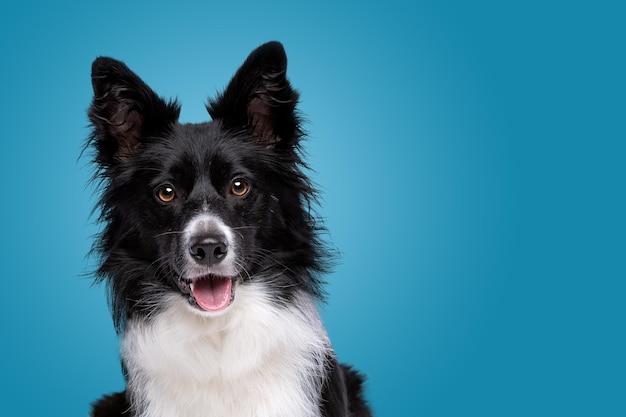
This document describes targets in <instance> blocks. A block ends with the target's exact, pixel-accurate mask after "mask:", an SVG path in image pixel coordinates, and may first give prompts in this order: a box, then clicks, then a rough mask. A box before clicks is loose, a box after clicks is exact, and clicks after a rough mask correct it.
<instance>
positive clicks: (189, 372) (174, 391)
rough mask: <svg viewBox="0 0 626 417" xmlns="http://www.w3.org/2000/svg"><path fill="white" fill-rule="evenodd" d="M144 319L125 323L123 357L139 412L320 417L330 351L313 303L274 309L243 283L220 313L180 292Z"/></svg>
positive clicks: (147, 416)
mask: <svg viewBox="0 0 626 417" xmlns="http://www.w3.org/2000/svg"><path fill="white" fill-rule="evenodd" d="M167 305H168V307H167V308H166V309H165V310H164V311H163V312H161V313H160V314H159V315H158V316H156V317H154V318H153V319H152V320H151V321H150V322H140V321H136V322H133V321H131V322H129V323H127V328H126V332H125V334H124V337H123V341H122V356H123V358H124V361H125V363H126V366H127V370H128V373H129V381H128V384H129V387H128V388H129V390H130V392H132V393H133V395H132V398H133V404H134V406H135V409H136V410H138V411H139V412H140V413H139V416H140V417H213V416H215V417H235V416H236V417H281V416H290V417H318V416H319V396H320V391H321V388H322V387H321V386H320V382H321V378H320V376H321V375H324V372H325V359H324V358H325V357H326V355H327V354H328V353H329V351H330V349H331V348H330V344H329V342H328V338H327V336H326V332H325V330H324V328H323V326H322V323H321V321H320V319H319V316H318V313H317V309H316V307H315V304H314V301H313V300H312V299H311V298H310V297H308V296H306V295H301V296H300V297H298V299H297V301H296V303H294V305H292V306H290V307H289V308H277V307H275V306H273V305H272V304H271V303H270V302H269V300H268V295H267V293H266V292H265V291H264V290H263V287H262V286H260V285H241V286H239V288H238V289H237V298H236V300H235V302H234V303H233V305H232V306H231V307H229V309H228V310H227V311H226V312H225V313H224V314H222V315H221V316H218V317H204V316H201V315H200V314H197V313H196V312H194V311H192V309H191V308H190V307H189V306H188V305H187V304H186V302H185V300H183V299H182V298H181V297H179V296H172V297H171V298H170V299H169V300H168V301H167Z"/></svg>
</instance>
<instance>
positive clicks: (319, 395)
mask: <svg viewBox="0 0 626 417" xmlns="http://www.w3.org/2000/svg"><path fill="white" fill-rule="evenodd" d="M286 66H287V60H286V56H285V52H284V50H283V47H282V45H281V44H280V43H278V42H270V43H267V44H264V45H262V46H260V47H259V48H257V49H256V50H255V51H253V52H252V53H251V54H250V56H249V57H248V59H247V60H246V61H245V63H244V64H243V65H242V67H241V68H240V69H239V70H238V71H237V72H236V74H235V75H234V76H233V78H232V80H231V81H230V83H229V85H228V86H227V88H226V89H225V91H224V92H223V93H222V94H220V95H219V96H218V97H217V98H215V99H213V100H210V101H209V104H208V105H207V110H208V112H209V114H210V116H211V118H212V121H210V122H206V123H199V124H181V123H179V122H178V116H179V111H180V107H179V105H178V104H177V103H176V102H175V101H169V102H167V101H164V100H163V99H161V98H160V97H159V96H157V95H156V94H155V93H154V92H153V91H152V90H151V89H150V88H149V87H148V86H147V85H146V84H145V83H144V82H143V81H142V80H141V79H140V78H139V77H137V76H136V75H135V74H134V73H133V72H131V71H130V70H129V69H128V68H127V67H126V65H124V64H123V63H122V62H119V61H116V60H113V59H111V58H98V59H96V60H95V61H94V63H93V67H92V82H93V89H94V98H93V102H92V104H91V107H90V109H89V119H90V121H91V124H92V127H93V133H92V135H91V136H90V139H89V141H88V143H87V146H88V147H89V148H90V149H92V154H93V159H94V162H95V165H96V167H97V170H96V174H95V177H94V178H95V180H96V181H97V182H98V183H99V185H100V188H101V190H102V197H101V200H100V203H99V206H100V208H101V216H100V219H101V221H102V222H103V224H104V229H103V231H102V234H101V235H100V236H99V239H98V240H97V242H96V244H95V246H94V250H95V251H96V252H97V253H98V254H99V255H100V257H101V264H100V267H99V269H98V271H97V278H98V280H99V281H106V283H107V285H108V289H109V295H110V303H111V307H112V313H113V319H114V324H115V326H116V329H117V331H118V333H119V334H120V337H121V357H122V364H123V370H124V375H125V378H126V382H127V386H126V390H125V391H124V392H121V393H116V394H113V395H108V396H105V397H103V398H102V399H100V400H99V401H98V402H96V403H95V404H94V406H93V409H92V416H94V417H112V416H133V417H179V416H180V417H200V416H203V417H207V416H215V417H262V416H268V417H269V416H276V417H278V416H283V417H305V416H307V417H318V416H319V417H321V416H354V417H367V416H370V411H369V408H368V406H367V405H366V402H365V401H364V399H363V396H362V390H361V385H362V377H361V376H360V375H359V374H358V373H357V372H356V371H354V370H352V369H351V368H350V367H347V366H344V365H340V364H339V363H338V362H337V360H336V358H335V355H334V352H333V350H332V347H331V344H330V342H329V340H328V337H327V335H326V331H325V330H324V327H323V325H322V322H321V320H320V317H319V314H318V311H317V308H316V303H317V301H318V300H319V299H321V298H322V294H323V291H322V289H321V280H320V278H319V276H320V274H321V273H323V272H324V271H325V266H326V262H325V260H326V259H327V258H328V253H327V251H326V250H325V249H324V246H323V245H322V243H321V241H320V239H319V238H318V235H319V231H320V229H321V227H320V225H319V224H318V222H316V220H315V218H314V217H313V215H312V214H311V204H312V203H314V202H315V191H314V189H313V187H312V186H311V183H310V182H309V180H308V178H307V177H306V176H305V175H304V173H303V169H302V168H303V167H305V165H304V163H303V161H302V159H301V148H300V141H301V139H302V138H303V136H304V135H303V132H302V129H301V120H300V117H299V115H298V112H297V109H296V104H297V102H298V93H297V92H296V91H295V90H294V89H293V88H292V87H291V85H290V83H289V81H288V80H287V78H286Z"/></svg>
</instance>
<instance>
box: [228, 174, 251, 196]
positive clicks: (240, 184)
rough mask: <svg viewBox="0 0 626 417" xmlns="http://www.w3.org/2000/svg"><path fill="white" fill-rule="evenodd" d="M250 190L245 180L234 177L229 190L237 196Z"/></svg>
mask: <svg viewBox="0 0 626 417" xmlns="http://www.w3.org/2000/svg"><path fill="white" fill-rule="evenodd" d="M249 190H250V185H249V184H248V182H247V181H246V180H243V179H241V178H236V179H234V180H233V182H232V184H231V186H230V192H231V193H233V195H235V196H237V197H242V196H244V195H246V194H247V193H248V191H249Z"/></svg>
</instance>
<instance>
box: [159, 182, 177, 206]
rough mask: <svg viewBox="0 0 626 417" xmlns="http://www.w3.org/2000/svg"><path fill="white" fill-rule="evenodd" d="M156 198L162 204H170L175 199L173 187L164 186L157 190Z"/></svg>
mask: <svg viewBox="0 0 626 417" xmlns="http://www.w3.org/2000/svg"><path fill="white" fill-rule="evenodd" d="M156 197H157V198H158V199H159V201H161V202H163V203H171V202H172V201H174V199H175V198H176V191H175V190H174V187H173V186H171V185H169V184H165V185H162V186H161V187H160V188H159V189H158V190H157V192H156Z"/></svg>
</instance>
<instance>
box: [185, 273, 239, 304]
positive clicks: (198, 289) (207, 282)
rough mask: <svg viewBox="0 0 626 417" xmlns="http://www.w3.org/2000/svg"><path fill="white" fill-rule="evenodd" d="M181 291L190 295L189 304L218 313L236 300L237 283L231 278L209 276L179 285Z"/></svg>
mask: <svg viewBox="0 0 626 417" xmlns="http://www.w3.org/2000/svg"><path fill="white" fill-rule="evenodd" d="M179 287H180V289H181V291H183V292H184V293H185V294H189V304H191V305H192V306H194V307H197V308H200V309H201V310H204V311H208V312H212V313H215V312H218V311H222V310H224V309H225V308H226V307H228V306H229V305H230V304H231V303H232V302H233V300H234V299H235V287H236V281H235V279H233V278H230V277H221V276H217V275H207V276H203V277H199V278H195V279H193V280H184V281H181V282H180V283H179Z"/></svg>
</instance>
